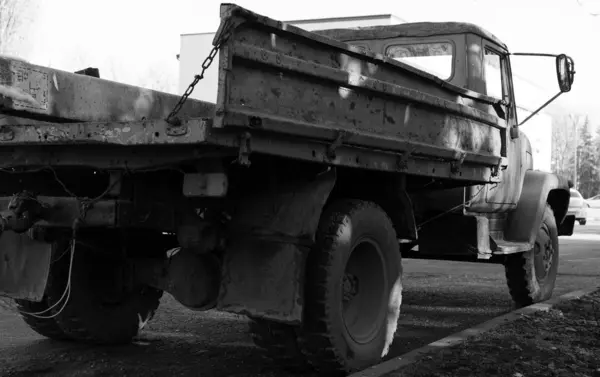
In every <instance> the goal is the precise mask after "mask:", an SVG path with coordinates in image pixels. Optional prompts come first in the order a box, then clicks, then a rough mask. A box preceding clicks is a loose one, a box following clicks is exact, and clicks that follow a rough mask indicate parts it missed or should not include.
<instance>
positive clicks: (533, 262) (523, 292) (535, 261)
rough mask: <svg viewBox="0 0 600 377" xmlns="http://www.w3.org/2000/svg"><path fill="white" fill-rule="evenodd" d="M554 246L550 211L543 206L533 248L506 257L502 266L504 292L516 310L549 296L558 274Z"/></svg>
mask: <svg viewBox="0 0 600 377" xmlns="http://www.w3.org/2000/svg"><path fill="white" fill-rule="evenodd" d="M558 246H559V245H558V230H557V227H556V220H555V218H554V212H553V211H552V209H551V208H550V206H548V205H547V206H546V209H545V211H544V217H543V219H542V223H541V225H540V228H539V230H538V234H537V236H536V239H535V245H534V247H533V249H531V250H529V251H526V252H523V253H518V254H512V255H509V256H508V258H507V259H506V262H505V265H504V268H505V272H506V281H507V284H508V289H509V291H510V295H511V296H512V299H513V301H514V302H515V304H516V305H517V307H524V306H528V305H532V304H535V303H538V302H541V301H545V300H548V299H550V297H552V291H553V290H554V285H555V283H556V276H557V274H558V262H559V247H558Z"/></svg>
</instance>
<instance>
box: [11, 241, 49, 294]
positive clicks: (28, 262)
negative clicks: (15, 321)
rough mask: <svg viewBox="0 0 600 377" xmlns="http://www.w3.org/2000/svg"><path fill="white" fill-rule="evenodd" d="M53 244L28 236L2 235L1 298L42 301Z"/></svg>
mask: <svg viewBox="0 0 600 377" xmlns="http://www.w3.org/2000/svg"><path fill="white" fill-rule="evenodd" d="M51 254H52V244H50V243H46V242H41V241H36V240H33V239H32V238H31V237H29V236H28V235H27V234H26V233H22V234H17V233H14V232H4V233H2V235H0V296H8V297H12V298H16V299H24V300H29V301H41V300H42V297H43V296H44V291H45V290H46V283H47V281H48V273H49V271H50V258H51Z"/></svg>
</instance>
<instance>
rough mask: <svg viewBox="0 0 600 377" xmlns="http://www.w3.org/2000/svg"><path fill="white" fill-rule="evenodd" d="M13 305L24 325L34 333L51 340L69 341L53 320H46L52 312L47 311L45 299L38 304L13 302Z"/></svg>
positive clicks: (23, 301)
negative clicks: (15, 305)
mask: <svg viewBox="0 0 600 377" xmlns="http://www.w3.org/2000/svg"><path fill="white" fill-rule="evenodd" d="M15 303H16V304H17V309H18V310H19V313H20V314H21V316H22V317H23V320H24V321H25V323H26V324H27V325H28V326H29V327H30V328H31V329H32V330H33V331H35V332H36V333H38V334H40V335H42V336H44V337H46V338H50V339H53V340H70V339H71V337H69V336H68V335H67V334H65V332H64V331H62V329H61V328H60V327H59V326H58V324H57V323H56V320H55V319H54V318H47V317H49V316H51V314H52V312H51V311H50V310H48V308H49V305H48V303H47V298H46V297H44V298H43V299H42V301H40V302H33V301H26V300H15ZM36 313H40V314H36ZM42 317H46V318H42Z"/></svg>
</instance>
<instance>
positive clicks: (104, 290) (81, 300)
mask: <svg viewBox="0 0 600 377" xmlns="http://www.w3.org/2000/svg"><path fill="white" fill-rule="evenodd" d="M88 241H89V240H88ZM90 244H91V245H93V246H88V245H87V244H79V243H78V244H77V245H76V247H75V251H74V254H73V257H72V258H71V252H72V250H71V247H70V241H69V240H65V241H58V242H55V243H54V244H53V250H52V256H53V262H52V265H51V268H50V274H49V277H48V283H47V286H46V292H45V296H44V298H43V299H42V301H41V302H31V301H24V300H15V301H16V303H17V308H18V309H19V311H20V313H21V315H22V317H23V319H24V320H25V322H26V323H27V324H28V325H29V326H30V327H31V328H32V329H33V330H34V331H36V332H37V333H39V334H40V335H43V336H45V337H47V338H50V339H55V340H76V341H83V342H89V343H96V344H124V343H128V342H130V341H131V340H132V338H133V337H135V336H136V335H137V333H138V331H139V330H140V329H141V328H142V327H143V326H144V325H145V324H146V323H147V322H148V321H149V320H150V319H151V318H152V317H153V316H154V312H155V311H156V309H157V308H158V305H159V302H160V298H161V296H162V291H159V290H157V289H154V288H151V287H148V286H145V285H143V284H139V283H136V282H135V281H134V280H133V273H132V271H131V269H130V267H129V266H128V264H127V263H126V262H125V260H124V259H122V258H120V257H119V256H118V255H117V254H115V253H114V250H102V247H101V246H99V245H101V244H102V242H91V243H90ZM71 262H72V263H71ZM67 288H68V289H69V290H67Z"/></svg>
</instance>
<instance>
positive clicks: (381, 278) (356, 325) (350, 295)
mask: <svg viewBox="0 0 600 377" xmlns="http://www.w3.org/2000/svg"><path fill="white" fill-rule="evenodd" d="M386 279H387V274H386V268H385V264H384V261H383V256H382V252H381V250H380V249H379V246H378V245H377V244H376V243H375V242H374V241H372V240H371V239H369V238H365V239H363V240H361V241H359V242H357V243H356V244H355V246H354V247H353V249H352V251H351V254H350V258H349V259H348V262H347V264H346V269H345V271H344V275H343V278H342V281H341V282H340V283H341V301H342V302H341V303H340V304H341V306H342V317H343V320H344V324H345V327H346V330H347V334H348V335H349V337H350V338H352V340H353V341H354V342H356V343H359V344H366V343H368V342H370V341H371V340H372V339H373V338H375V337H376V336H377V334H378V333H379V331H380V329H381V326H383V323H384V322H385V315H386V313H387V311H386V307H387V304H388V303H387V299H386V293H385V292H386V291H387V290H386V287H387V284H386Z"/></svg>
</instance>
